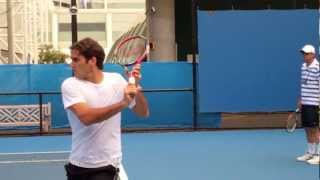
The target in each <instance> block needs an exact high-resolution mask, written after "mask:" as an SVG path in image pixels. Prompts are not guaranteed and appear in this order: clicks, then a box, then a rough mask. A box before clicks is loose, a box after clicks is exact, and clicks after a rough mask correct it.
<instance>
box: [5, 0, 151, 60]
mask: <svg viewBox="0 0 320 180" xmlns="http://www.w3.org/2000/svg"><path fill="white" fill-rule="evenodd" d="M6 2H7V0H0V22H4V23H1V25H0V50H1V53H0V64H6V63H8V40H7V39H8V36H7V34H8V33H7V9H6ZM70 3H71V0H11V9H12V14H13V16H12V22H13V41H14V56H15V57H14V61H13V63H15V64H27V63H37V60H38V53H39V47H40V46H41V45H45V44H51V45H53V47H54V48H55V49H59V50H61V51H63V52H65V53H68V52H69V47H70V45H71V14H70V11H69V8H70ZM77 6H78V14H77V15H78V16H77V20H78V39H82V38H84V37H91V38H93V39H95V40H97V41H99V43H100V44H101V45H102V46H103V47H104V48H105V50H106V53H108V51H109V49H110V48H111V47H112V44H113V42H114V41H115V40H116V39H117V38H118V37H120V36H121V35H122V34H123V33H124V32H127V31H128V30H129V29H130V28H131V27H133V26H135V25H136V24H138V23H139V22H142V21H144V19H145V6H146V5H145V0H77Z"/></svg>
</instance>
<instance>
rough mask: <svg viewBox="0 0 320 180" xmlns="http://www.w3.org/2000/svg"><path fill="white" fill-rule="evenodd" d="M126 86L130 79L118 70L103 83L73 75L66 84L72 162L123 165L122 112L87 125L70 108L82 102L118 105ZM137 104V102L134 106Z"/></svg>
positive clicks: (95, 105) (63, 89)
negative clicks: (127, 79)
mask: <svg viewBox="0 0 320 180" xmlns="http://www.w3.org/2000/svg"><path fill="white" fill-rule="evenodd" d="M126 85H127V81H126V80H125V79H124V78H123V77H122V76H121V75H120V74H117V73H104V77H103V81H102V82H101V83H99V84H94V83H92V82H89V81H84V80H79V79H77V78H75V77H70V78H68V79H66V80H65V81H64V82H63V83H62V85H61V92H62V99H63V104H64V108H65V109H66V111H67V116H68V119H69V123H70V125H71V130H72V149H71V154H70V157H69V161H70V163H72V164H74V165H76V166H80V167H84V168H97V167H102V166H107V165H114V166H116V167H118V166H119V164H120V163H121V159H122V152H121V113H120V112H119V113H117V114H115V115H114V116H112V117H111V118H109V119H107V120H105V121H102V122H99V123H95V124H92V125H89V126H86V125H84V124H83V123H82V122H81V121H80V120H79V119H78V117H77V116H76V115H75V114H74V113H73V112H72V111H71V110H70V109H68V108H69V107H70V106H72V105H74V104H76V103H81V102H84V103H87V104H88V106H89V107H92V108H99V107H106V106H109V105H112V104H115V103H117V102H120V101H121V100H122V98H123V95H124V88H125V86H126ZM134 104H135V101H133V103H131V104H130V107H133V106H134Z"/></svg>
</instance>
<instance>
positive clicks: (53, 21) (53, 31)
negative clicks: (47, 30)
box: [51, 12, 59, 49]
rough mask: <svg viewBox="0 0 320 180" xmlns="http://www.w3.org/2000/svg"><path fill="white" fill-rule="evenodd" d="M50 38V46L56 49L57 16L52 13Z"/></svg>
mask: <svg viewBox="0 0 320 180" xmlns="http://www.w3.org/2000/svg"><path fill="white" fill-rule="evenodd" d="M51 17H52V18H51V24H52V26H51V37H52V46H53V48H55V49H57V48H58V33H59V29H58V14H57V13H56V12H53V13H52V16H51Z"/></svg>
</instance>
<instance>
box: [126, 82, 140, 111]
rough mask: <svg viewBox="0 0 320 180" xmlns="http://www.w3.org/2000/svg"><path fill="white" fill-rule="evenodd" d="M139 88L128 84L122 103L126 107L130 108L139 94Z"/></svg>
mask: <svg viewBox="0 0 320 180" xmlns="http://www.w3.org/2000/svg"><path fill="white" fill-rule="evenodd" d="M138 91H139V90H138V88H137V86H136V85H134V84H128V85H127V86H126V88H125V89H124V96H123V99H122V101H123V102H124V103H125V105H126V106H129V104H130V103H131V102H132V101H133V99H134V97H135V96H136V94H137V93H138Z"/></svg>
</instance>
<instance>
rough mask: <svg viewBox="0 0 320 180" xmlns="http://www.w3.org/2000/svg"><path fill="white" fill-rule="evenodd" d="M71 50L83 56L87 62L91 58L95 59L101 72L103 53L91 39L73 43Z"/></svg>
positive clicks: (98, 45)
mask: <svg viewBox="0 0 320 180" xmlns="http://www.w3.org/2000/svg"><path fill="white" fill-rule="evenodd" d="M70 49H71V50H78V51H79V54H80V55H82V56H84V57H85V58H86V60H87V62H88V60H89V59H91V58H92V57H96V59H97V67H98V68H99V69H100V70H103V61H104V58H105V53H104V50H103V48H102V47H101V46H100V44H99V43H98V42H97V41H95V40H93V39H91V38H88V37H87V38H84V39H82V40H80V41H78V42H76V43H74V44H73V45H72V46H71V47H70Z"/></svg>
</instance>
